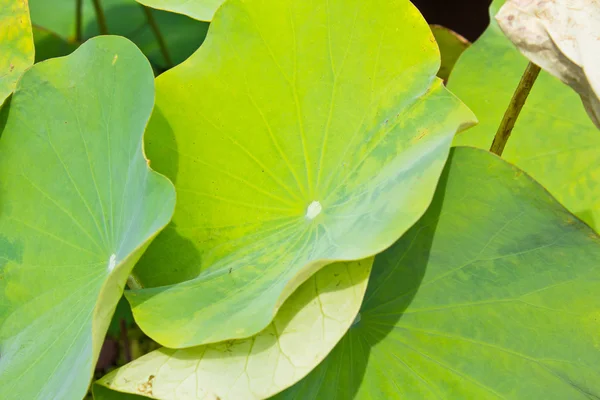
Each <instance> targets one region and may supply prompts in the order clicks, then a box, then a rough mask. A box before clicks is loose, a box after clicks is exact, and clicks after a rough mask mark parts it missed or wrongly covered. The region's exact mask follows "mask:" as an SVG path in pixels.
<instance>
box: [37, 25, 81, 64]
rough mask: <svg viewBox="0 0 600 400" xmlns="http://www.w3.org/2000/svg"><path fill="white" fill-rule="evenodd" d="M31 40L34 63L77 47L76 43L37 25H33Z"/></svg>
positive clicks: (71, 50)
mask: <svg viewBox="0 0 600 400" xmlns="http://www.w3.org/2000/svg"><path fill="white" fill-rule="evenodd" d="M33 41H34V43H35V62H36V63H37V62H40V61H44V60H48V59H50V58H55V57H62V56H66V55H68V54H71V53H72V52H73V51H74V50H75V49H76V48H77V44H75V43H71V42H68V41H66V40H65V39H63V38H61V37H60V36H58V35H57V34H55V33H54V32H51V31H49V30H46V29H44V28H40V27H38V26H34V27H33Z"/></svg>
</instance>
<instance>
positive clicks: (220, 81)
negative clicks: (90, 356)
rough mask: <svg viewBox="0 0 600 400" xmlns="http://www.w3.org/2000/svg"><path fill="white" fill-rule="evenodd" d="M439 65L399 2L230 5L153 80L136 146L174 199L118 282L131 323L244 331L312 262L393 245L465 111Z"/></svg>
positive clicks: (465, 121) (178, 339) (210, 336)
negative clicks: (194, 46) (150, 109)
mask: <svg viewBox="0 0 600 400" xmlns="http://www.w3.org/2000/svg"><path fill="white" fill-rule="evenodd" d="M264 15H269V18H264ZM349 26H350V27H352V29H350V30H348V27H349ZM348 32H351V34H348ZM406 37H410V38H411V40H405V38H406ZM374 49H375V50H374ZM366 52H373V54H374V56H373V57H365V53H366ZM438 68H439V54H438V51H437V46H436V45H435V40H434V39H433V36H432V34H431V31H430V30H429V27H428V26H427V24H426V23H425V21H424V20H423V18H422V17H421V15H420V14H419V12H418V11H417V10H416V9H415V8H414V6H412V4H410V2H409V1H408V0H393V1H389V0H376V1H370V2H368V3H366V2H363V1H359V0H352V1H348V0H331V1H329V3H328V4H327V3H323V2H322V1H321V0H310V1H305V0H282V1H278V2H275V4H274V3H273V2H272V1H267V0H251V1H248V2H245V3H242V2H240V1H230V2H226V3H225V4H224V5H223V6H222V7H221V8H220V9H219V11H218V12H217V14H216V16H215V18H214V20H213V22H212V24H211V28H210V32H209V35H208V37H207V41H206V42H205V44H204V45H203V46H202V47H201V48H200V49H199V50H198V51H197V52H196V53H195V54H194V55H193V56H192V57H190V59H188V60H187V61H185V62H184V63H183V64H181V65H179V66H178V67H176V68H174V69H172V70H170V71H167V72H166V73H165V74H163V75H161V76H160V77H159V78H158V79H157V81H156V85H157V105H156V108H155V111H154V114H153V117H152V119H151V121H150V125H149V127H148V136H147V140H146V148H147V149H148V152H149V153H148V154H149V155H150V158H151V159H152V162H153V166H155V167H156V169H157V170H158V171H161V172H163V173H165V174H167V176H169V177H170V178H171V179H172V180H173V182H175V183H176V189H177V192H178V202H177V207H176V211H175V216H174V221H173V224H171V225H170V227H169V228H168V230H167V231H166V233H165V234H163V235H160V236H159V237H158V238H157V241H156V242H155V243H154V244H153V246H151V249H149V253H148V255H147V256H144V257H143V258H142V260H140V264H138V266H137V267H136V271H137V272H136V275H137V276H138V278H139V280H140V283H141V284H142V285H143V286H145V287H151V288H149V289H143V290H138V291H131V292H128V294H127V298H128V300H129V301H130V302H131V304H132V308H133V313H134V317H135V319H136V321H137V322H138V324H140V326H141V328H142V329H143V330H144V331H145V332H146V333H148V334H149V335H150V336H151V337H152V338H153V339H155V340H157V341H158V342H160V343H161V344H163V345H165V346H167V347H177V348H179V347H190V346H197V345H201V344H206V343H212V342H219V341H224V340H229V339H237V338H243V337H249V336H251V335H254V334H256V333H258V332H260V331H261V330H263V329H264V328H265V327H266V326H267V325H268V324H269V323H270V322H271V320H272V318H273V316H274V315H275V313H276V311H277V309H278V308H279V306H280V305H281V304H282V303H283V301H284V300H285V299H286V298H287V297H288V296H289V295H290V294H291V293H292V292H293V291H294V290H295V289H296V288H297V287H298V286H300V284H302V282H304V281H305V280H306V279H307V278H308V277H309V276H310V275H312V274H313V273H314V272H316V271H317V270H318V269H319V268H321V267H322V266H324V265H326V264H329V263H331V262H332V261H344V260H357V259H362V258H366V257H368V256H371V255H373V254H376V253H378V252H380V251H381V250H383V249H385V248H386V247H388V246H390V245H391V244H392V243H393V242H394V241H395V240H396V239H397V238H398V237H399V236H400V235H402V234H403V233H404V232H405V231H406V230H407V229H408V228H409V227H410V226H411V225H412V224H413V223H414V222H416V221H417V219H418V218H419V217H420V216H421V215H422V214H423V212H424V211H425V209H426V208H427V206H428V205H429V202H430V200H431V196H432V195H433V191H434V189H435V185H436V183H437V181H438V178H439V175H440V173H441V170H442V168H443V165H444V162H445V160H446V157H447V155H448V150H449V146H450V143H451V141H452V137H453V136H454V134H455V132H456V131H457V130H458V129H461V128H463V127H464V126H465V125H469V124H472V122H473V119H474V117H473V116H472V114H471V112H470V111H469V110H468V109H467V108H466V107H464V105H463V104H462V103H460V101H459V100H457V99H456V98H455V97H454V96H453V95H452V94H450V93H449V92H448V91H447V90H446V89H445V88H444V87H443V85H442V84H441V81H440V80H439V79H438V78H435V73H436V72H437V70H438ZM180 282H183V283H180Z"/></svg>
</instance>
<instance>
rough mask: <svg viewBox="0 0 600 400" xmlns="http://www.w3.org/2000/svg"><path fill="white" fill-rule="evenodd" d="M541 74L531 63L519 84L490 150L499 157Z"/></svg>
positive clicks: (538, 68)
mask: <svg viewBox="0 0 600 400" xmlns="http://www.w3.org/2000/svg"><path fill="white" fill-rule="evenodd" d="M539 73H540V67H538V66H537V65H535V64H534V63H531V62H530V63H529V64H528V65H527V68H526V69H525V72H524V73H523V76H522V77H521V81H520V82H519V86H517V89H516V90H515V93H514V94H513V97H512V99H511V100H510V104H509V105H508V108H507V109H506V112H505V113H504V118H502V122H501V123H500V126H499V127H498V132H496V136H495V137H494V142H493V143H492V147H491V148H490V151H491V152H492V153H495V154H498V155H499V156H501V155H502V152H503V151H504V147H505V146H506V142H507V141H508V138H509V137H510V134H511V133H512V130H513V128H514V127H515V122H517V118H518V117H519V114H520V113H521V109H522V108H523V105H524V104H525V100H527V96H529V92H530V91H531V88H532V87H533V84H534V82H535V80H536V79H537V77H538V75H539Z"/></svg>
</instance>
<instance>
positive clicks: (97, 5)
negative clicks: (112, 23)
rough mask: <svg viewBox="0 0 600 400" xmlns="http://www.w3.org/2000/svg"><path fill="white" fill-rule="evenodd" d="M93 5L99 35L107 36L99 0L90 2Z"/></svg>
mask: <svg viewBox="0 0 600 400" xmlns="http://www.w3.org/2000/svg"><path fill="white" fill-rule="evenodd" d="M92 2H93V3H94V11H96V21H97V22H98V30H99V31H100V34H101V35H108V27H107V25H106V18H105V17H104V11H103V10H102V5H101V4H100V0H92Z"/></svg>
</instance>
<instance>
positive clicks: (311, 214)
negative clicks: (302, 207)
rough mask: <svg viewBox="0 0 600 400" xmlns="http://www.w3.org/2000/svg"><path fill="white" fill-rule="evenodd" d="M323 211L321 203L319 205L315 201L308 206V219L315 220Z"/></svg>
mask: <svg viewBox="0 0 600 400" xmlns="http://www.w3.org/2000/svg"><path fill="white" fill-rule="evenodd" d="M321 210H323V207H321V203H319V202H318V201H313V202H312V203H310V204H309V205H308V208H307V209H306V218H307V219H309V220H313V219H315V218H316V216H317V215H319V214H321Z"/></svg>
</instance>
